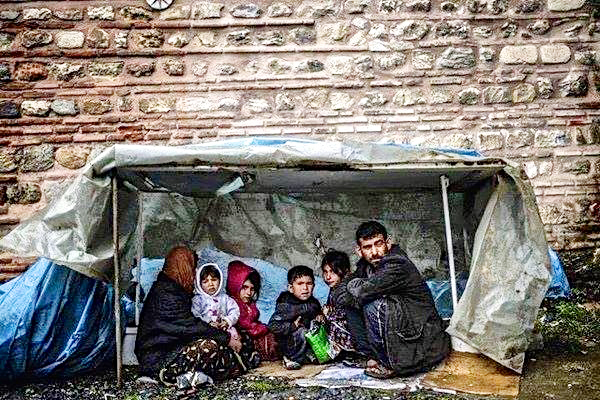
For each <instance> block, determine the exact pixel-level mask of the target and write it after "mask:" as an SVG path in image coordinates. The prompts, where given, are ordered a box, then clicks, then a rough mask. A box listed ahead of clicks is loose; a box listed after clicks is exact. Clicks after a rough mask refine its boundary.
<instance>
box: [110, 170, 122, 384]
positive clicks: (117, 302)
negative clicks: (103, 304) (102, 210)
mask: <svg viewBox="0 0 600 400" xmlns="http://www.w3.org/2000/svg"><path fill="white" fill-rule="evenodd" d="M112 206H113V264H114V271H115V276H114V290H115V299H114V301H115V339H116V343H117V386H118V387H121V384H122V382H121V371H122V369H123V362H122V357H123V354H122V353H123V344H122V339H123V338H122V337H121V289H120V285H121V268H120V266H119V226H118V222H119V218H118V217H119V215H118V208H119V207H118V199H117V177H116V175H115V176H113V178H112Z"/></svg>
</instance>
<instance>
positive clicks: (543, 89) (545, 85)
mask: <svg viewBox="0 0 600 400" xmlns="http://www.w3.org/2000/svg"><path fill="white" fill-rule="evenodd" d="M536 85H537V91H538V94H539V95H540V97H541V98H542V99H549V98H551V97H552V95H553V94H554V86H552V80H550V79H549V78H543V77H540V78H538V79H537V81H536Z"/></svg>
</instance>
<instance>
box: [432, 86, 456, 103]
mask: <svg viewBox="0 0 600 400" xmlns="http://www.w3.org/2000/svg"><path fill="white" fill-rule="evenodd" d="M453 98H454V94H453V93H452V91H450V90H446V89H433V90H432V91H431V98H430V101H429V103H430V104H445V103H452V99H453Z"/></svg>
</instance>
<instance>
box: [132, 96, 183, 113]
mask: <svg viewBox="0 0 600 400" xmlns="http://www.w3.org/2000/svg"><path fill="white" fill-rule="evenodd" d="M138 106H139V108H140V111H141V112H143V113H146V114H150V113H167V112H169V111H171V110H173V108H174V107H175V100H174V99H165V98H157V97H150V98H144V99H140V101H139V104H138Z"/></svg>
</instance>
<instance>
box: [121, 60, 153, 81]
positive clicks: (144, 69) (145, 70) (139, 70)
mask: <svg viewBox="0 0 600 400" xmlns="http://www.w3.org/2000/svg"><path fill="white" fill-rule="evenodd" d="M155 67H156V64H155V63H154V61H147V62H143V61H137V62H131V63H129V64H127V67H126V69H127V72H128V73H129V74H130V75H133V76H135V77H137V78H139V77H140V76H150V75H152V74H153V73H154V69H155Z"/></svg>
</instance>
